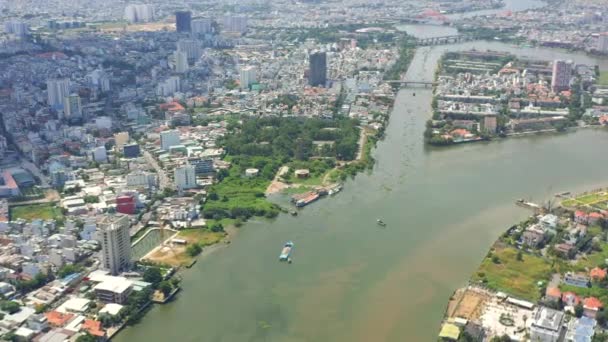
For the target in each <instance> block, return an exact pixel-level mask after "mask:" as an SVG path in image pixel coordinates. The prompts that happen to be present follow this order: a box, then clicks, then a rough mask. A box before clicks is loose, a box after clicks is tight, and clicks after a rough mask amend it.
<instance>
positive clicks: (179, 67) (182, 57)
mask: <svg viewBox="0 0 608 342" xmlns="http://www.w3.org/2000/svg"><path fill="white" fill-rule="evenodd" d="M173 58H174V59H175V72H178V73H180V74H183V73H185V72H186V71H188V54H187V53H186V52H184V51H179V50H178V51H175V53H174V54H173Z"/></svg>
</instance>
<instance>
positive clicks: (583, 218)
mask: <svg viewBox="0 0 608 342" xmlns="http://www.w3.org/2000/svg"><path fill="white" fill-rule="evenodd" d="M574 221H576V222H578V223H583V224H587V222H588V221H589V216H588V215H587V213H585V212H584V211H582V210H577V211H575V212H574Z"/></svg>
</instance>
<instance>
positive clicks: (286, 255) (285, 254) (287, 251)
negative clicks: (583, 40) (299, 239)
mask: <svg viewBox="0 0 608 342" xmlns="http://www.w3.org/2000/svg"><path fill="white" fill-rule="evenodd" d="M292 249H293V242H291V241H287V242H285V245H284V246H283V249H282V250H281V255H279V261H289V260H290V259H291V258H290V256H291V251H292Z"/></svg>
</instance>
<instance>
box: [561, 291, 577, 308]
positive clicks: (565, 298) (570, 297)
mask: <svg viewBox="0 0 608 342" xmlns="http://www.w3.org/2000/svg"><path fill="white" fill-rule="evenodd" d="M580 302H581V299H580V298H579V297H578V296H577V295H576V294H575V293H574V292H564V293H562V303H563V304H564V306H571V307H575V306H577V305H578V304H579V303H580Z"/></svg>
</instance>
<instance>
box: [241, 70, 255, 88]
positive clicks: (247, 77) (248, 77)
mask: <svg viewBox="0 0 608 342" xmlns="http://www.w3.org/2000/svg"><path fill="white" fill-rule="evenodd" d="M240 76H241V77H240V81H241V82H240V83H241V89H249V87H250V86H251V85H252V84H254V83H256V82H257V79H256V72H255V68H254V67H252V66H244V67H242V68H241V75H240Z"/></svg>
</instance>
